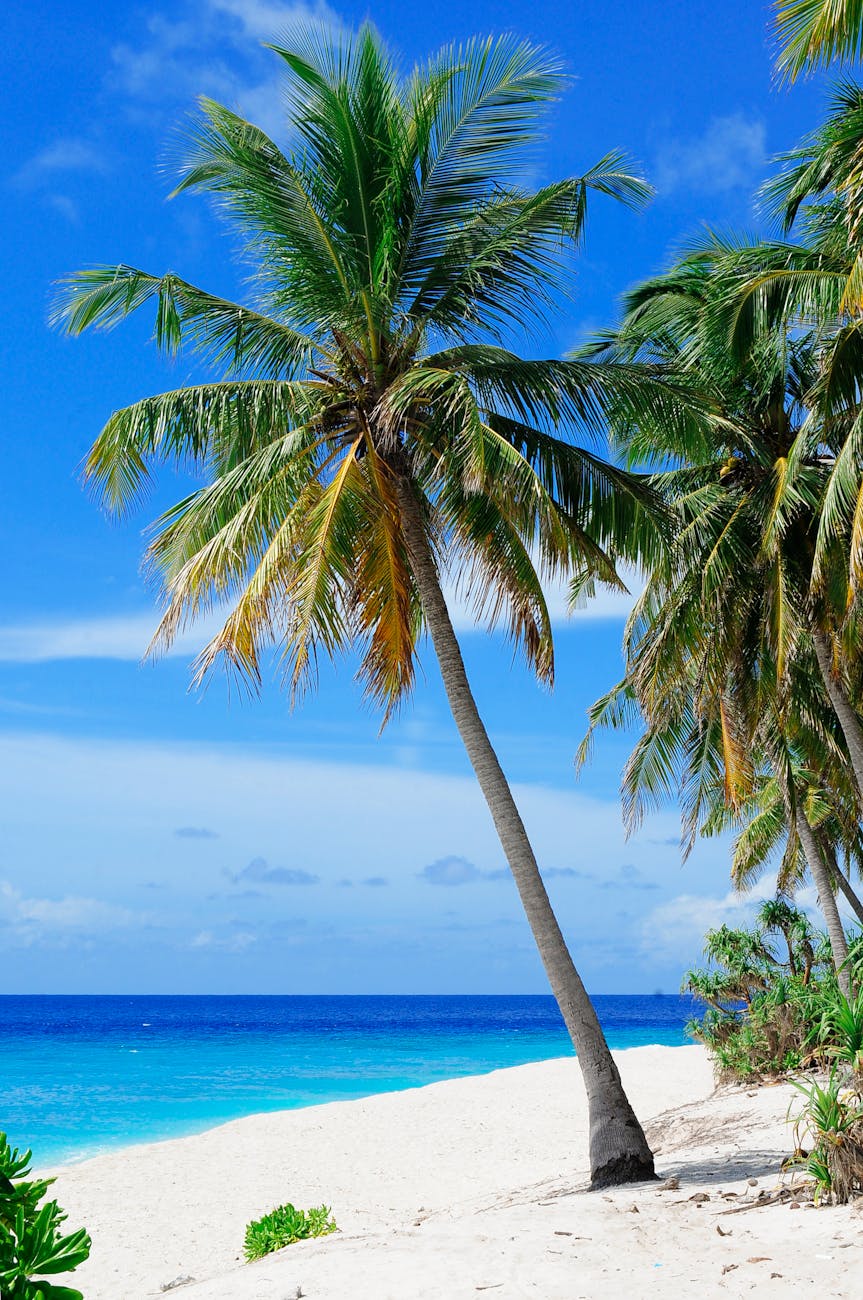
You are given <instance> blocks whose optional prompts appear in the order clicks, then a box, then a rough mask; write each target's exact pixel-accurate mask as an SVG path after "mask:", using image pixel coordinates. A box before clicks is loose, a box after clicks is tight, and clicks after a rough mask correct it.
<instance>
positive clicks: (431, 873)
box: [417, 855, 593, 888]
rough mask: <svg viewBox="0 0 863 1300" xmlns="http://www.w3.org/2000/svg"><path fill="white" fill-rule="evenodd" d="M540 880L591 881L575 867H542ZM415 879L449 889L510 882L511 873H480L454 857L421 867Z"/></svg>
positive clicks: (505, 869) (500, 869) (504, 870)
mask: <svg viewBox="0 0 863 1300" xmlns="http://www.w3.org/2000/svg"><path fill="white" fill-rule="evenodd" d="M542 878H543V880H591V879H593V877H592V876H589V875H588V874H587V873H586V872H583V871H576V869H575V867H544V868H542ZM417 879H418V880H423V881H425V883H426V884H427V885H444V886H447V887H450V888H451V887H454V886H457V885H474V884H479V883H482V882H489V883H490V882H495V881H511V880H512V872H511V871H510V869H509V867H496V868H495V869H494V870H493V871H481V870H480V868H479V867H477V866H474V864H473V863H472V862H469V861H468V859H467V858H460V857H458V856H455V855H454V856H452V857H447V858H438V859H437V860H436V861H435V862H430V863H429V864H428V865H427V866H425V867H423V869H422V871H418V872H417Z"/></svg>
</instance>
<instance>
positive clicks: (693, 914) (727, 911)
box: [641, 874, 853, 963]
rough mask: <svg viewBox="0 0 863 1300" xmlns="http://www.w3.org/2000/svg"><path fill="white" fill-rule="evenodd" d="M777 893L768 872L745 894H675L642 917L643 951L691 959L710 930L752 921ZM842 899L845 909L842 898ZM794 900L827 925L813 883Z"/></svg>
mask: <svg viewBox="0 0 863 1300" xmlns="http://www.w3.org/2000/svg"><path fill="white" fill-rule="evenodd" d="M775 894H776V876H775V874H769V875H767V876H765V877H764V878H763V879H762V880H760V881H759V882H758V884H757V885H756V886H755V887H754V888H753V889H752V890H751V892H749V893H746V894H739V893H737V892H736V891H735V890H729V891H728V892H727V893H726V894H722V895H718V896H716V895H704V894H678V895H677V897H676V898H672V899H669V900H668V901H667V902H664V903H660V904H659V906H658V907H655V908H654V909H653V910H652V911H651V912H650V913H648V915H647V916H645V917H644V918H643V920H642V922H641V948H642V952H644V953H645V954H650V956H651V957H653V958H658V959H660V960H667V961H673V962H681V963H682V962H685V961H687V960H690V961H691V959H692V954H693V953H697V952H698V951H699V950H700V949H701V947H702V945H703V942H704V936H705V935H706V933H707V931H708V930H715V929H717V928H718V927H719V926H721V925H728V926H731V927H732V928H736V927H741V926H749V925H752V924H753V922H754V920H755V913H756V912H757V911H758V908H759V907H760V906H761V904H762V903H763V902H764V900H765V899H767V898H773V897H775ZM839 901H840V910H842V903H843V900H841V899H840V900H839ZM794 904H795V906H796V907H799V908H800V909H801V911H804V912H806V913H807V914H808V915H809V919H810V921H811V922H812V924H813V925H814V926H815V928H816V929H818V930H823V929H824V918H823V916H822V914H821V910H820V908H819V906H818V895H817V892H816V890H815V889H814V888H813V887H812V886H811V885H809V886H806V887H805V888H804V889H800V890H798V892H797V894H796V896H795V898H794ZM851 919H852V920H853V918H851Z"/></svg>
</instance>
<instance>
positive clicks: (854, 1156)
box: [793, 1069, 863, 1205]
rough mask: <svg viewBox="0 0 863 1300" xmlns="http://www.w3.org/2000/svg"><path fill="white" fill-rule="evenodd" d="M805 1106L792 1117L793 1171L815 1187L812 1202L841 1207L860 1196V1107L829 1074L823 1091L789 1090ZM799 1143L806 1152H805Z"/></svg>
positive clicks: (862, 1154)
mask: <svg viewBox="0 0 863 1300" xmlns="http://www.w3.org/2000/svg"><path fill="white" fill-rule="evenodd" d="M794 1086H795V1088H797V1090H798V1092H801V1093H802V1094H803V1096H804V1097H805V1099H806V1101H805V1104H804V1106H803V1110H802V1111H801V1112H800V1114H799V1115H798V1116H797V1117H796V1126H797V1127H796V1134H795V1142H796V1147H797V1151H798V1152H799V1153H800V1154H799V1155H798V1157H797V1158H796V1160H794V1162H793V1163H794V1165H795V1166H796V1167H797V1168H798V1169H803V1170H804V1171H805V1172H806V1173H807V1174H809V1176H810V1177H811V1178H812V1179H813V1180H814V1182H815V1200H816V1202H818V1201H821V1200H829V1201H832V1202H833V1203H834V1204H835V1205H844V1204H846V1203H847V1202H848V1201H850V1200H853V1199H854V1197H856V1196H859V1195H860V1194H861V1193H863V1104H861V1099H860V1094H859V1093H858V1092H857V1091H856V1090H851V1091H849V1090H847V1089H846V1088H844V1087H843V1084H842V1081H841V1079H840V1077H839V1075H838V1073H837V1071H836V1070H835V1069H834V1070H833V1071H832V1072H831V1074H830V1077H829V1079H828V1080H827V1082H826V1083H825V1084H824V1085H823V1086H822V1085H821V1084H819V1083H817V1082H813V1083H809V1084H803V1083H800V1082H796V1083H795V1084H794ZM804 1143H807V1144H811V1150H810V1151H808V1152H806V1151H804V1145H803V1144H804Z"/></svg>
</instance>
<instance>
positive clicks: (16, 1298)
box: [0, 1133, 91, 1300]
mask: <svg viewBox="0 0 863 1300" xmlns="http://www.w3.org/2000/svg"><path fill="white" fill-rule="evenodd" d="M31 1155H32V1153H31V1152H30V1151H24V1152H21V1151H19V1150H18V1149H17V1147H12V1146H10V1144H9V1141H8V1139H7V1136H6V1134H5V1133H0V1295H2V1296H3V1300H82V1296H81V1292H80V1291H75V1290H73V1289H72V1288H71V1287H67V1286H57V1285H55V1283H53V1282H50V1281H47V1280H46V1276H45V1275H47V1276H48V1277H56V1276H57V1275H58V1274H62V1273H71V1272H72V1271H73V1270H74V1269H76V1268H77V1267H78V1265H79V1264H83V1262H84V1260H85V1259H87V1258H88V1256H89V1254H90V1244H91V1243H90V1238H89V1236H88V1235H87V1232H86V1231H85V1229H84V1228H79V1229H78V1230H77V1231H76V1232H64V1231H63V1227H62V1225H63V1224H64V1222H65V1220H66V1215H65V1214H64V1213H63V1211H62V1210H61V1209H60V1207H59V1206H58V1204H57V1202H56V1201H47V1202H46V1203H45V1204H44V1205H42V1204H40V1202H42V1201H44V1200H45V1195H46V1193H47V1191H48V1188H49V1187H50V1186H51V1184H52V1183H53V1181H54V1179H53V1178H40V1179H33V1178H31V1177H30V1160H31Z"/></svg>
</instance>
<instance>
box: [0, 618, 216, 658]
mask: <svg viewBox="0 0 863 1300" xmlns="http://www.w3.org/2000/svg"><path fill="white" fill-rule="evenodd" d="M157 622H158V616H157V614H156V613H155V611H153V612H151V613H147V612H145V611H142V612H141V613H140V614H129V615H123V614H119V615H114V616H106V617H96V618H77V619H57V620H53V621H49V620H42V621H39V622H34V623H18V624H11V625H9V626H7V627H0V663H2V662H6V663H48V662H50V661H51V660H59V659H132V660H140V659H142V658H143V656H144V652H145V651H146V649H147V646H148V645H149V643H150V638H151V637H152V635H153V632H154V631H155V629H156V624H157ZM218 627H219V622H218V620H216V619H210V620H202V621H201V623H200V625H199V627H198V630H197V631H189V632H184V633H182V634H181V635H180V636H179V637H178V638H177V640H176V641H175V642H174V644H173V646H172V647H171V649H170V651H169V652H168V653H169V654H171V655H185V656H186V657H187V658H191V657H192V656H193V655H195V654H196V653H197V652H198V650H200V649H201V647H202V646H203V645H204V644H205V642H206V641H207V639H208V637H209V636H212V635H214V634H215V632H216V631H217V630H218Z"/></svg>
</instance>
